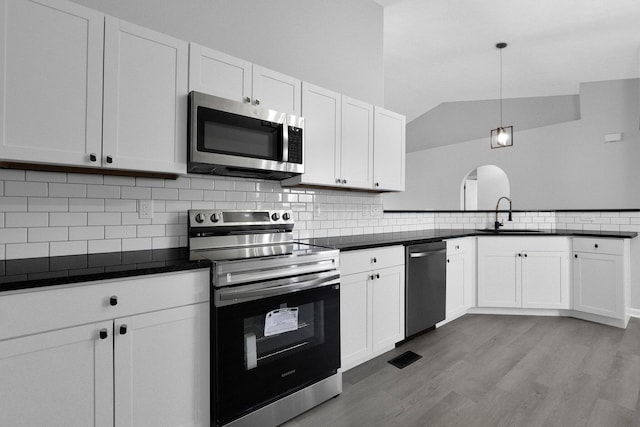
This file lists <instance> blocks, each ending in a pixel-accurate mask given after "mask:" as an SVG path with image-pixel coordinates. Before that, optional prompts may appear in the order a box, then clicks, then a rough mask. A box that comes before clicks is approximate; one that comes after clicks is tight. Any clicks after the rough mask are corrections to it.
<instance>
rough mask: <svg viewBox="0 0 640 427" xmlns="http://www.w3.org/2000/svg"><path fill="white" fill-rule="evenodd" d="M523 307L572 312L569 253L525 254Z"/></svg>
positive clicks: (523, 260)
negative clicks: (559, 309) (566, 309)
mask: <svg viewBox="0 0 640 427" xmlns="http://www.w3.org/2000/svg"><path fill="white" fill-rule="evenodd" d="M522 307H524V308H571V302H570V301H569V256H568V254H567V253H564V252H525V253H523V254H522Z"/></svg>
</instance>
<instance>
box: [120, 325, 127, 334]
mask: <svg viewBox="0 0 640 427" xmlns="http://www.w3.org/2000/svg"><path fill="white" fill-rule="evenodd" d="M126 334H127V325H120V335H126Z"/></svg>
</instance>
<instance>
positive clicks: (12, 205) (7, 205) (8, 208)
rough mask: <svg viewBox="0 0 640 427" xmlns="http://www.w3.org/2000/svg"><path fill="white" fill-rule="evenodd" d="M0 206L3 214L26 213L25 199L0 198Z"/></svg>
mask: <svg viewBox="0 0 640 427" xmlns="http://www.w3.org/2000/svg"><path fill="white" fill-rule="evenodd" d="M0 206H2V210H3V211H4V212H26V211H27V198H26V197H5V196H3V197H0Z"/></svg>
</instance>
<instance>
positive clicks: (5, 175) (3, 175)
mask: <svg viewBox="0 0 640 427" xmlns="http://www.w3.org/2000/svg"><path fill="white" fill-rule="evenodd" d="M24 180H25V171H23V170H17V169H2V168H0V181H24Z"/></svg>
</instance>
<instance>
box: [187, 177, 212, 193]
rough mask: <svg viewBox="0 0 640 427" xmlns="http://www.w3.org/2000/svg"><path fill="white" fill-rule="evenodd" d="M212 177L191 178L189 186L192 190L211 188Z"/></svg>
mask: <svg viewBox="0 0 640 427" xmlns="http://www.w3.org/2000/svg"><path fill="white" fill-rule="evenodd" d="M213 183H214V181H213V180H212V179H202V178H191V185H190V188H192V189H194V190H213Z"/></svg>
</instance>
